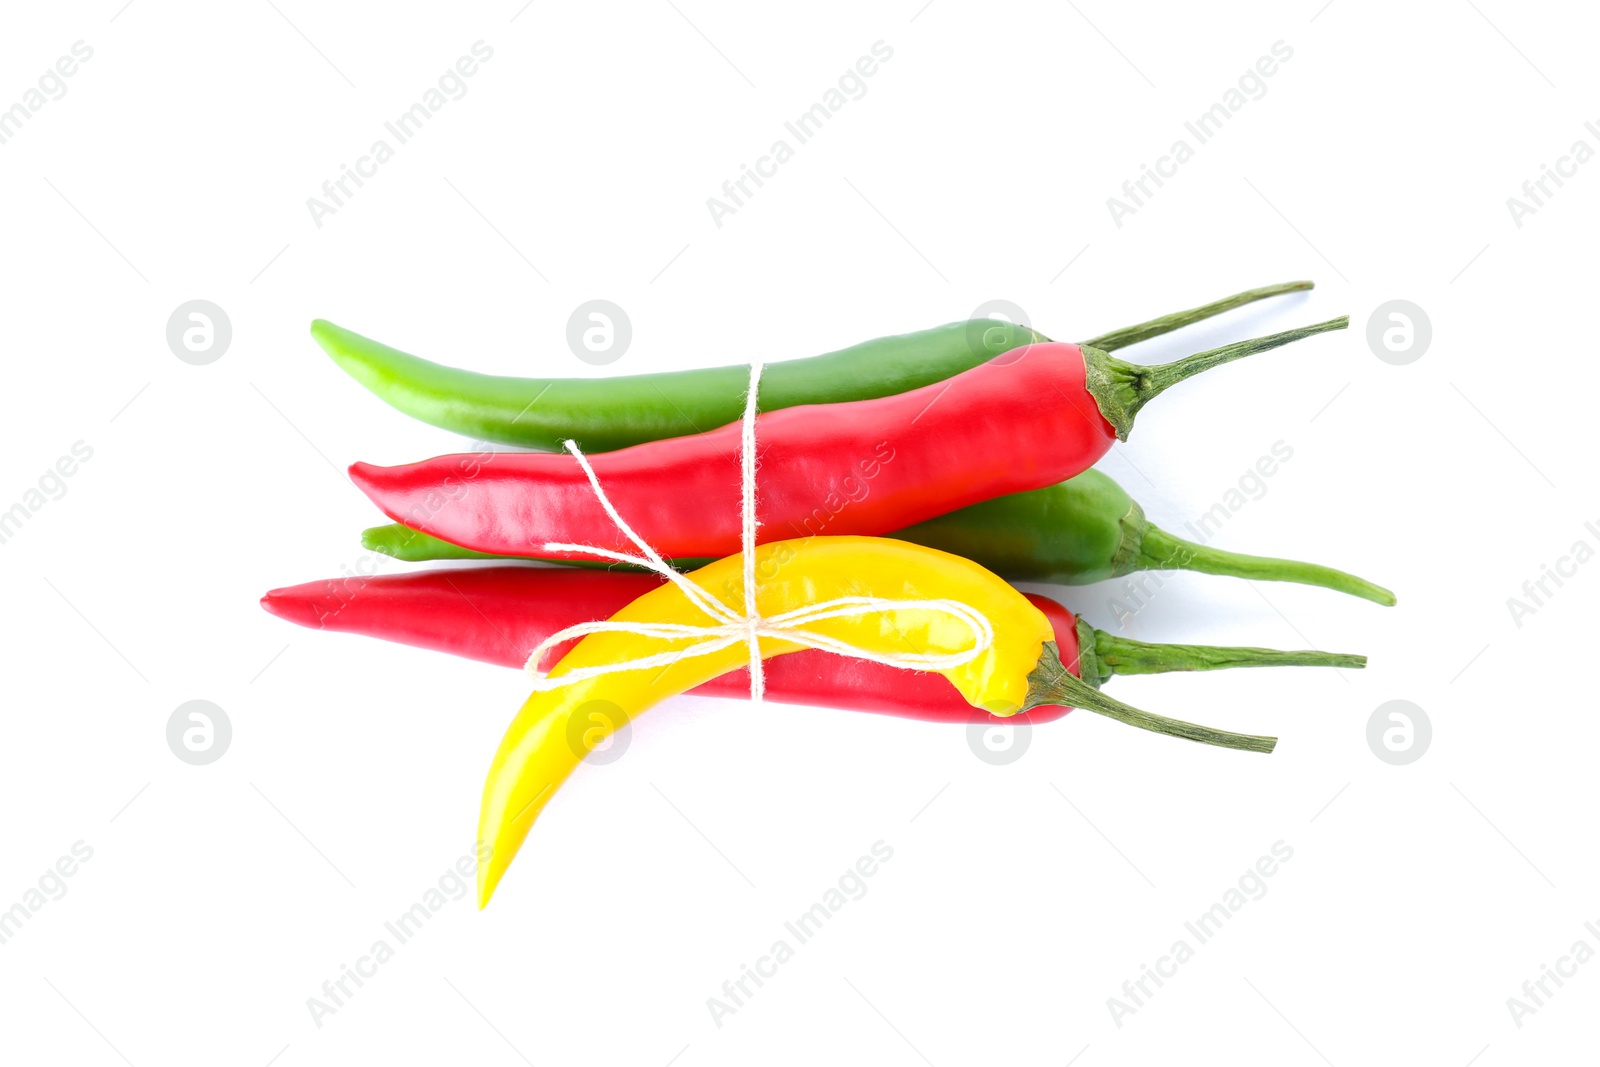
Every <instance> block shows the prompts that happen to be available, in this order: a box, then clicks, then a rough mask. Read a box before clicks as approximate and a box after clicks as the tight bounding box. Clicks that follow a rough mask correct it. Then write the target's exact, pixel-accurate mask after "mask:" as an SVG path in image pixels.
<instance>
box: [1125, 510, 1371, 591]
mask: <svg viewBox="0 0 1600 1067" xmlns="http://www.w3.org/2000/svg"><path fill="white" fill-rule="evenodd" d="M1139 561H1140V564H1141V565H1142V566H1143V567H1145V568H1148V569H1152V570H1188V571H1200V572H1201V573H1203V574H1221V575H1228V576H1231V577H1234V578H1259V579H1261V580H1263V581H1268V582H1298V583H1299V584H1301V585H1315V586H1320V587H1321V588H1323V589H1332V590H1334V591H1335V592H1338V593H1348V594H1350V595H1351V596H1358V597H1361V598H1362V599H1363V600H1370V601H1372V602H1373V603H1374V604H1382V605H1384V606H1385V607H1393V606H1394V603H1395V595H1394V594H1393V593H1392V592H1390V591H1389V590H1387V589H1385V588H1384V587H1383V586H1381V585H1377V584H1375V583H1373V582H1369V581H1367V580H1366V579H1365V578H1358V577H1356V576H1355V575H1353V574H1349V573H1346V572H1345V571H1341V570H1335V569H1334V568H1332V567H1324V566H1322V565H1320V564H1317V563H1303V562H1301V561H1299V560H1293V559H1274V558H1272V557H1270V556H1247V555H1244V554H1243V553H1240V552H1224V551H1223V550H1222V549H1220V548H1209V547H1207V546H1205V545H1199V544H1195V543H1194V542H1193V541H1185V540H1184V539H1183V538H1181V537H1176V536H1174V535H1173V534H1170V533H1168V532H1167V531H1165V530H1163V529H1161V528H1160V527H1159V526H1147V527H1146V528H1145V530H1144V537H1143V540H1142V541H1141V542H1140V545H1139Z"/></svg>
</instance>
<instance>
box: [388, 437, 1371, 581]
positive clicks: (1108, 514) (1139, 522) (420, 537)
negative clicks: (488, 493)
mask: <svg viewBox="0 0 1600 1067" xmlns="http://www.w3.org/2000/svg"><path fill="white" fill-rule="evenodd" d="M891 536H893V537H895V538H898V539H899V540H902V541H910V542H912V543H914V544H919V545H927V546H928V547H930V548H939V549H943V550H944V551H946V552H953V553H954V554H956V555H958V556H965V557H966V558H967V559H970V560H972V561H973V562H974V563H977V564H980V565H981V566H984V567H987V568H988V569H989V570H992V571H994V572H995V573H996V574H998V575H999V576H1000V577H1002V578H1005V579H1006V580H1008V581H1030V582H1055V583H1058V584H1062V585H1088V584H1089V583H1091V582H1099V581H1104V580H1105V579H1107V578H1118V577H1121V576H1122V575H1124V574H1131V573H1133V572H1134V571H1141V570H1191V571H1202V572H1204V573H1206V574H1222V575H1233V576H1235V577H1240V578H1257V579H1262V580H1265V581H1275V582H1299V583H1300V584H1302V585H1315V586H1321V587H1322V588H1324V589H1333V590H1336V591H1338V592H1341V593H1349V594H1350V595H1352V596H1358V597H1363V598H1365V599H1367V600H1371V601H1373V602H1375V603H1378V604H1385V605H1392V604H1394V602H1395V597H1394V594H1393V593H1391V592H1390V591H1389V590H1387V589H1385V588H1383V587H1382V586H1380V585H1374V584H1373V583H1371V582H1369V581H1366V580H1365V579H1362V578H1357V577H1356V576H1355V575H1353V574H1346V573H1345V572H1344V571H1339V570H1334V569H1333V568H1332V567H1323V566H1320V565H1318V564H1315V563H1302V562H1299V561H1297V560H1287V559H1271V558H1268V557H1266V556H1247V555H1242V554H1240V553H1237V552H1225V551H1223V550H1221V549H1217V548H1212V547H1210V546H1209V545H1201V544H1195V543H1194V542H1192V541H1186V540H1184V539H1183V538H1180V537H1177V536H1176V535H1174V534H1170V533H1168V532H1167V531H1165V530H1163V529H1161V528H1160V527H1159V526H1156V525H1154V524H1152V523H1150V522H1149V521H1148V520H1146V519H1145V515H1144V509H1143V508H1141V507H1140V506H1139V505H1138V503H1137V502H1135V501H1134V500H1133V498H1132V497H1130V496H1128V494H1127V493H1126V492H1125V491H1124V490H1123V488H1122V487H1121V486H1120V485H1118V484H1117V483H1116V482H1115V481H1113V480H1112V479H1111V477H1110V476H1109V475H1107V474H1105V473H1103V472H1101V471H1099V470H1095V469H1093V468H1091V469H1089V470H1086V471H1084V472H1083V473H1082V474H1080V475H1078V476H1077V477H1076V478H1069V479H1067V480H1066V481H1064V482H1060V483H1058V484H1056V485H1051V486H1046V487H1045V488H1043V489H1034V490H1030V491H1028V492H1025V493H1011V494H1008V495H1006V496H999V497H995V498H994V499H993V500H985V501H983V502H982V503H978V504H973V505H972V506H971V507H965V508H961V509H959V510H957V511H952V512H950V513H949V514H948V515H940V516H938V517H936V518H932V519H929V520H928V521H926V522H921V523H918V524H917V525H915V526H909V527H907V528H906V529H904V530H896V531H895V532H894V533H893V534H892V535H891ZM361 543H362V545H363V547H365V548H367V549H369V550H371V551H374V552H382V553H384V554H385V555H389V556H394V557H395V558H396V559H403V560H407V561H410V562H423V561H426V560H439V559H519V558H538V553H537V552H529V553H524V554H522V555H518V556H510V555H501V556H496V555H491V554H489V553H485V552H474V551H473V550H472V549H470V548H462V547H461V546H460V545H453V544H451V543H450V542H448V541H441V540H439V539H438V538H437V537H432V536H430V535H428V534H425V533H423V532H422V531H420V530H412V529H410V528H409V527H406V526H402V525H400V524H399V523H392V524H390V525H387V526H374V527H372V528H371V529H368V530H363V531H362V533H361ZM566 562H568V563H580V562H585V561H580V560H567V561H566ZM708 562H710V561H709V560H696V559H689V560H675V561H673V565H674V566H676V567H678V568H679V569H680V570H692V569H694V568H695V567H702V566H704V565H705V564H706V563H708ZM604 566H621V565H620V564H605V565H604Z"/></svg>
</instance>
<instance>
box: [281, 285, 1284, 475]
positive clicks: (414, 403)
mask: <svg viewBox="0 0 1600 1067" xmlns="http://www.w3.org/2000/svg"><path fill="white" fill-rule="evenodd" d="M1311 287H1312V283H1311V282H1287V283H1284V284H1281V285H1269V286H1265V287H1263V288H1260V289H1251V290H1248V291H1247V292H1243V293H1236V294H1234V295H1233V296H1229V297H1224V298H1223V299H1221V300H1217V301H1213V302H1212V303H1210V304H1206V305H1203V306H1201V307H1197V308H1191V309H1189V310H1187V311H1180V312H1177V313H1176V314H1172V315H1165V316H1163V317H1161V318H1159V319H1152V320H1151V321H1150V322H1145V323H1140V324H1139V325H1137V326H1130V327H1127V328H1125V329H1122V330H1116V331H1113V332H1111V333H1108V334H1102V335H1101V336H1100V337H1097V338H1093V339H1091V340H1090V341H1089V342H1088V344H1089V345H1091V346H1093V347H1095V348H1098V349H1100V350H1101V351H1103V352H1112V351H1115V350H1116V349H1118V348H1121V347H1124V346H1126V345H1131V344H1134V343H1136V342H1138V341H1144V340H1148V339H1149V338H1151V337H1156V336H1158V335H1160V334H1163V333H1167V332H1169V331H1171V330H1176V329H1178V328H1179V327H1180V326H1187V325H1189V324H1190V323H1195V322H1199V321H1201V320H1202V319H1207V318H1210V317H1211V316H1213V315H1218V314H1221V313H1222V312H1224V311H1229V310H1231V309H1233V308H1237V307H1242V306H1243V305H1245V304H1248V303H1251V302H1252V301H1256V300H1262V299H1265V298H1266V297H1270V296H1278V295H1280V294H1283V293H1292V292H1298V291H1301V290H1305V289H1310V288H1311ZM311 336H312V337H313V338H315V339H316V341H317V343H318V344H319V345H321V346H322V348H323V350H324V351H325V352H327V353H328V355H330V356H332V357H333V360H334V362H335V363H337V364H339V366H340V367H341V368H343V369H344V370H345V371H346V372H347V373H349V375H350V376H351V377H352V378H354V379H355V380H356V381H358V382H360V383H361V384H362V385H364V386H366V387H367V388H368V389H370V390H371V391H372V392H373V393H375V394H377V395H378V396H379V397H380V398H382V399H383V400H385V401H387V402H388V403H389V404H391V405H393V406H394V407H395V408H397V409H399V410H400V411H403V412H405V413H406V414H407V415H410V416H412V417H413V418H417V419H421V420H422V421H423V422H427V423H431V424H432V425H434V426H438V427H440V428H442V429H446V430H452V431H454V432H456V433H460V434H465V435H467V436H468V437H472V438H475V439H478V440H483V441H494V442H497V443H499V444H507V445H518V446H521V447H524V448H536V449H540V450H543V451H546V452H559V451H560V450H561V448H562V442H564V441H566V440H568V439H569V438H570V439H572V440H575V441H577V442H578V445H579V447H581V448H582V449H583V450H584V451H585V452H605V451H610V450H612V449H616V448H624V447H626V446H628V445H636V444H639V443H641V442H643V441H655V440H659V439H661V438H666V437H686V436H688V435H689V434H693V433H699V432H701V431H703V430H709V429H712V428H714V427H717V426H722V425H725V424H727V423H730V422H734V421H736V420H737V419H738V418H739V415H740V412H741V410H742V407H743V405H742V401H741V399H740V398H741V396H742V394H743V390H744V385H745V380H746V378H747V377H748V372H747V370H746V368H745V367H743V366H738V367H711V368H707V369H703V370H690V371H675V372H671V373H665V374H640V375H631V376H625V377H616V378H512V377H500V376H495V375H489V374H476V373H474V372H472V371H466V370H459V369H457V368H455V367H447V366H444V365H442V364H439V363H432V362H430V361H428V360H425V359H420V358H418V357H417V356H412V355H407V354H406V353H404V352H401V351H399V350H398V349H394V348H390V347H389V346H388V345H383V344H379V343H378V342H377V341H373V340H369V339H368V338H365V337H362V336H361V335H360V334H358V333H352V332H351V331H349V330H346V329H343V328H342V327H339V326H335V325H334V324H333V323H331V322H327V321H324V320H322V319H317V320H316V321H315V322H313V323H312V324H311ZM1048 340H1049V338H1047V337H1045V336H1044V335H1043V334H1041V333H1038V332H1036V331H1034V330H1032V329H1029V328H1028V327H1026V326H1020V325H1016V324H1013V323H1010V322H1005V321H1002V320H998V319H973V320H971V321H969V322H952V323H950V324H948V325H945V326H939V327H935V328H934V329H931V330H920V331H918V332H916V333H908V334H901V335H899V336H896V337H880V338H877V339H875V340H872V341H866V342H863V343H861V344H858V345H852V346H851V347H849V348H845V349H841V350H839V351H837V352H829V353H827V354H826V355H821V356H812V357H810V358H807V359H795V360H786V361H783V362H779V363H773V364H771V365H769V366H768V367H767V370H766V374H765V376H764V377H763V379H762V383H761V406H762V409H763V410H764V411H777V410H778V409H780V408H787V407H795V406H798V405H801V404H825V403H837V402H839V401H842V400H866V399H871V398H875V397H881V396H892V395H894V394H895V393H903V392H906V391H908V390H911V389H917V388H920V387H922V386H924V385H928V384H930V383H932V382H939V381H943V380H945V379H946V378H949V377H951V376H953V375H955V374H959V373H960V372H962V371H965V370H970V369H972V368H973V367H975V366H977V365H978V364H980V363H983V362H985V361H986V360H989V359H992V358H993V357H995V356H998V355H1000V354H1001V353H1002V352H1007V351H1010V350H1011V349H1013V348H1017V347H1019V346H1021V345H1025V344H1032V343H1034V342H1036V341H1048Z"/></svg>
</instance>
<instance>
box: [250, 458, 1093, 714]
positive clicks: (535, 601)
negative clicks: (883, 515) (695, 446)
mask: <svg viewBox="0 0 1600 1067" xmlns="http://www.w3.org/2000/svg"><path fill="white" fill-rule="evenodd" d="M569 462H570V461H569ZM659 584H661V579H659V578H657V577H655V576H654V575H651V574H637V573H630V572H623V571H589V570H571V569H568V568H564V567H526V566H504V567H482V568H476V569H461V570H435V571H422V572H417V573H412V574H390V575H378V576H375V577H371V578H338V579H329V580H325V581H320V582H307V583H305V584H303V585H295V586H288V587H286V588H283V589H274V590H272V591H271V592H270V593H268V594H267V595H266V596H264V597H262V598H261V605H262V607H264V608H266V609H267V610H268V611H270V612H272V614H274V615H277V616H278V617H280V618H283V619H286V620H288V621H290V622H294V623H298V624H299V625H301V626H307V627H311V628H313V629H320V630H337V631H341V632H345V633H358V634H365V635H366V636H368V637H381V638H384V639H385V640H389V641H395V642H398V643H400V644H406V645H413V646H416V647H418V648H428V649H433V650H435V651H438V652H449V653H451V654H453V655H457V656H464V657H466V658H468V659H476V660H482V661H483V662H485V663H495V664H499V665H500V666H503V667H521V666H522V665H523V664H524V663H525V662H526V660H527V658H528V653H529V652H530V651H532V650H533V649H534V648H535V647H536V646H537V645H538V644H539V642H541V641H543V640H544V639H545V638H546V637H549V636H550V635H551V634H553V633H555V632H556V631H557V630H561V629H564V628H566V627H568V626H572V625H575V624H577V623H580V622H594V621H597V620H600V619H608V618H610V617H611V616H612V615H614V614H615V613H616V612H617V611H618V610H620V609H621V608H623V607H624V606H626V605H627V604H629V603H630V602H632V601H633V600H634V599H636V598H637V597H639V596H640V595H642V594H644V593H647V592H649V591H650V590H651V589H654V588H655V587H656V586H657V585H659ZM1028 599H1029V600H1030V601H1032V602H1033V603H1034V605H1035V606H1036V607H1038V608H1039V609H1040V610H1041V611H1043V612H1044V613H1045V616H1046V617H1047V618H1048V619H1049V620H1050V625H1051V626H1052V627H1053V628H1054V629H1055V633H1056V638H1055V639H1056V646H1057V648H1058V649H1059V652H1060V656H1061V661H1062V662H1063V663H1065V664H1068V665H1069V669H1070V670H1071V671H1072V673H1073V674H1075V675H1076V674H1077V673H1078V630H1077V619H1076V618H1075V617H1074V616H1073V614H1072V613H1071V612H1070V611H1068V610H1067V609H1066V608H1064V607H1062V606H1061V605H1060V604H1057V603H1056V602H1055V601H1053V600H1050V599H1048V598H1046V597H1042V596H1033V595H1031V594H1029V595H1028ZM575 641H576V639H574V642H572V643H575ZM572 643H568V644H564V645H559V646H557V647H556V648H555V649H554V650H553V651H552V652H551V653H550V655H549V658H548V662H551V663H554V662H555V661H556V660H558V659H560V658H561V656H563V655H565V654H566V652H567V650H568V649H569V648H570V647H571V645H572ZM766 683H767V689H766V694H767V699H769V700H772V701H774V702H777V703H783V704H810V705H814V706H819V707H829V708H844V709H848V710H853V711H871V712H878V713H880V714H885V715H896V716H900V717H903V718H909V719H922V720H924V721H928V722H957V723H969V722H1029V723H1042V722H1049V721H1050V720H1052V719H1058V718H1060V717H1061V716H1063V715H1065V714H1066V713H1067V712H1068V711H1070V710H1071V709H1070V708H1061V707H1039V708H1034V709H1033V710H1031V711H1027V712H1023V713H1022V714H1019V715H1015V716H1012V717H1011V718H1009V719H996V718H994V717H993V716H990V715H989V714H988V713H987V712H985V711H983V710H981V709H979V708H974V707H973V706H972V705H970V704H968V703H967V702H966V701H965V700H964V699H962V697H961V695H960V694H959V693H957V692H956V690H955V688H954V687H953V686H952V685H951V684H950V683H949V682H948V681H946V680H945V679H944V678H943V677H941V676H940V675H937V674H929V673H925V672H920V671H904V670H899V669H897V668H894V667H889V666H885V665H883V664H881V663H872V662H870V661H868V660H861V659H852V658H850V657H847V656H839V655H835V654H833V653H831V652H823V651H820V650H817V649H803V650H801V651H799V652H793V653H790V654H788V655H785V656H777V657H774V658H772V659H770V660H768V661H767V663H766ZM694 692H695V693H697V694H700V695H703V696H719V697H734V698H739V697H748V696H749V695H750V675H749V672H748V670H743V669H741V670H738V671H735V672H733V673H731V674H725V675H723V676H721V677H720V678H717V679H716V680H714V681H712V682H709V683H707V684H706V685H703V686H701V687H699V688H698V689H695V690H694Z"/></svg>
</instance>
